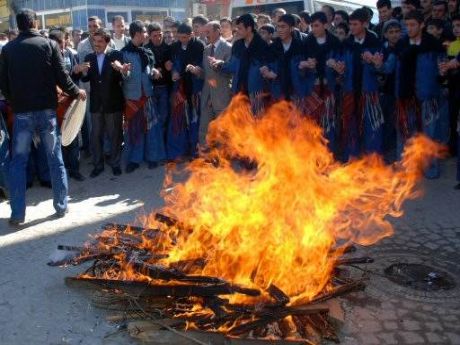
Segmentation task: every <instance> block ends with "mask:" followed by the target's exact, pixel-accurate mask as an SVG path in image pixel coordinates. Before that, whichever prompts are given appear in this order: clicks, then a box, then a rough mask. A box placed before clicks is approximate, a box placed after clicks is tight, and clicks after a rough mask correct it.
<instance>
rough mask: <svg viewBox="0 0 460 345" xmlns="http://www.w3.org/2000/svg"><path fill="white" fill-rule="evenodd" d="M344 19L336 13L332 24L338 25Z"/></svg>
mask: <svg viewBox="0 0 460 345" xmlns="http://www.w3.org/2000/svg"><path fill="white" fill-rule="evenodd" d="M343 22H344V20H343V17H342V16H341V15H340V14H336V15H335V16H334V25H335V26H337V25H339V24H340V23H343Z"/></svg>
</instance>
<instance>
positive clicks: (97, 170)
mask: <svg viewBox="0 0 460 345" xmlns="http://www.w3.org/2000/svg"><path fill="white" fill-rule="evenodd" d="M103 171H104V168H94V169H93V171H91V174H90V175H89V177H91V178H95V177H97V176H99V175H100V174H101V173H102V172H103Z"/></svg>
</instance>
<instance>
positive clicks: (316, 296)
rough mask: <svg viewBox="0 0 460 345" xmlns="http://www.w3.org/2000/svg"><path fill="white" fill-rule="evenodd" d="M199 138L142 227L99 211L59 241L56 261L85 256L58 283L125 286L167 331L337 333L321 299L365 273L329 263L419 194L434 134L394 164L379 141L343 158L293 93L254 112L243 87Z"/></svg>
mask: <svg viewBox="0 0 460 345" xmlns="http://www.w3.org/2000/svg"><path fill="white" fill-rule="evenodd" d="M207 141H208V144H209V148H208V149H207V150H206V152H202V153H201V154H200V157H199V158H197V159H195V160H193V162H191V163H190V164H188V165H187V166H186V167H185V168H184V169H182V170H178V169H177V170H174V169H171V170H169V172H168V173H167V176H166V178H165V186H164V189H163V192H162V196H163V198H164V201H165V206H164V207H163V208H161V209H160V210H158V211H156V212H154V213H152V215H149V216H146V217H143V218H142V219H139V223H140V224H143V227H144V228H136V227H133V226H124V225H115V224H112V225H109V226H107V227H106V229H105V231H104V232H103V233H102V234H100V235H98V236H96V237H95V239H94V240H93V241H92V242H90V243H89V244H87V245H85V246H84V247H83V248H73V247H70V248H67V247H65V246H64V247H62V249H70V250H75V256H74V257H73V258H72V259H71V260H70V261H61V262H54V263H53V264H74V265H76V264H81V263H84V262H90V261H92V265H91V267H89V269H88V270H86V272H85V273H84V274H82V275H81V276H78V277H76V278H68V279H67V283H68V284H71V285H78V286H90V287H98V288H102V289H105V290H108V291H112V292H113V293H118V295H119V296H120V295H124V296H129V298H130V301H131V302H130V303H131V304H132V303H134V309H137V310H144V311H146V313H145V314H144V315H149V317H150V315H152V313H156V315H157V318H161V319H172V320H173V321H172V323H168V327H169V328H168V329H169V330H170V331H177V329H182V330H188V331H190V330H201V331H206V332H219V333H222V334H225V335H226V336H229V337H240V338H245V337H249V338H258V339H285V340H290V339H296V340H300V341H303V342H304V343H305V342H307V343H308V342H316V343H318V342H319V341H320V340H321V338H327V339H332V340H337V336H336V333H335V330H334V328H333V327H332V325H331V322H330V319H329V318H328V308H327V306H326V305H324V304H323V303H324V302H325V301H327V300H329V299H331V298H333V297H336V296H340V295H343V294H345V293H347V292H350V291H355V290H359V289H362V288H363V287H364V283H363V279H361V278H358V279H351V278H350V276H347V275H346V274H343V273H344V270H343V269H341V267H339V266H344V265H347V264H358V263H363V262H364V263H365V262H369V260H370V259H368V258H348V257H347V253H348V252H349V251H350V248H351V247H350V245H352V244H359V245H371V244H374V243H376V242H378V241H379V240H380V239H382V238H384V237H388V236H391V235H392V233H393V227H392V225H391V223H390V222H389V221H388V217H389V216H390V217H400V216H401V215H402V213H403V212H402V209H401V208H402V205H403V202H404V201H405V200H407V199H413V198H415V197H417V196H418V195H420V193H419V190H418V185H419V181H420V179H421V178H422V177H423V169H424V168H425V167H427V166H428V165H429V164H430V162H431V160H432V159H433V158H436V157H439V156H440V154H441V152H442V150H441V148H440V146H439V145H438V144H436V143H434V142H432V141H430V140H429V139H427V138H426V137H423V136H418V137H416V138H414V139H413V140H411V141H409V144H408V145H407V147H406V149H405V151H404V154H403V156H402V159H401V161H399V162H397V163H395V164H393V165H387V164H385V162H384V161H383V159H382V158H381V157H379V156H377V155H369V156H365V157H363V158H362V159H360V160H353V161H351V162H349V163H347V164H342V163H340V162H337V161H336V160H335V159H334V156H333V155H332V154H331V152H330V151H329V150H328V147H327V142H326V141H325V139H324V138H323V137H322V129H321V128H319V127H318V126H317V125H316V124H315V123H314V122H313V121H311V120H309V119H308V118H306V117H305V116H302V115H301V114H299V113H298V112H297V111H296V109H294V108H293V106H292V105H291V104H288V103H285V102H284V103H283V102H282V103H279V104H275V105H274V106H272V107H271V108H269V109H268V111H267V112H266V114H264V116H262V117H258V118H255V117H254V116H253V115H252V114H251V112H250V107H249V105H248V101H247V99H246V98H244V97H235V98H234V100H233V101H232V104H231V105H230V106H229V108H228V109H227V110H226V111H225V112H224V113H223V114H222V115H220V116H219V118H218V119H217V120H215V121H213V122H212V123H211V124H210V128H209V132H208V137H207ZM236 157H237V158H236ZM241 162H246V163H247V162H250V164H241ZM131 307H132V305H131ZM162 324H164V323H162ZM172 343H174V342H172Z"/></svg>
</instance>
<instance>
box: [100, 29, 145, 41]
mask: <svg viewBox="0 0 460 345" xmlns="http://www.w3.org/2000/svg"><path fill="white" fill-rule="evenodd" d="M129 31H130V33H131V25H130V26H129ZM136 32H138V31H136ZM93 36H100V37H102V38H103V39H104V41H105V43H109V42H110V40H111V38H110V33H109V32H108V31H106V30H104V29H102V28H101V29H97V30H96V31H95V32H94V34H93ZM131 37H134V35H133V36H131Z"/></svg>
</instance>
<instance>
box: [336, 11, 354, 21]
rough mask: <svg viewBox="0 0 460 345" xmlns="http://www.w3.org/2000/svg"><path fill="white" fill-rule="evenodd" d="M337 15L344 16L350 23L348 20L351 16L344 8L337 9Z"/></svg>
mask: <svg viewBox="0 0 460 345" xmlns="http://www.w3.org/2000/svg"><path fill="white" fill-rule="evenodd" d="M335 15H339V16H341V17H342V18H343V20H344V21H345V22H347V23H348V21H349V20H350V16H349V15H348V13H347V12H345V11H344V10H338V11H335Z"/></svg>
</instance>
